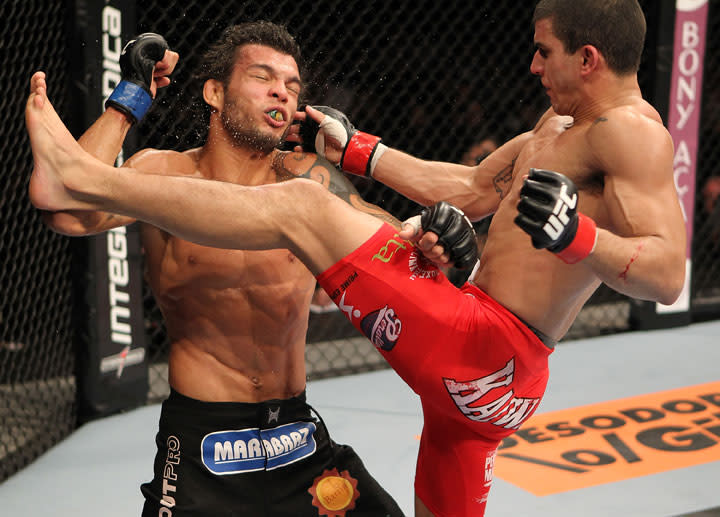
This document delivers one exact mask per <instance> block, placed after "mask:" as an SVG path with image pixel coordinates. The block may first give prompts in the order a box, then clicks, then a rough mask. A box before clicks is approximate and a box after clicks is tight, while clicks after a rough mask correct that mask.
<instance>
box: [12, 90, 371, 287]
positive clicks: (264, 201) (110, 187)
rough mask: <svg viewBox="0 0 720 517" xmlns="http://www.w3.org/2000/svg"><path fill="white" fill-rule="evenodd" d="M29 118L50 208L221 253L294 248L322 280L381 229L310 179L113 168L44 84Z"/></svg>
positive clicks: (36, 198) (42, 192)
mask: <svg viewBox="0 0 720 517" xmlns="http://www.w3.org/2000/svg"><path fill="white" fill-rule="evenodd" d="M31 83H32V82H31ZM31 87H32V84H31ZM25 118H26V124H27V129H28V133H29V134H30V142H31V145H32V148H33V159H34V161H35V166H34V169H33V174H32V177H31V180H30V198H31V200H32V202H33V204H35V206H37V207H38V208H41V209H44V210H69V209H81V210H82V209H88V210H103V211H108V212H115V213H119V214H122V215H127V216H130V217H134V218H136V219H139V220H141V221H145V222H148V223H150V224H153V225H155V226H158V227H159V228H162V229H164V230H166V231H168V232H169V233H172V234H174V235H177V236H178V237H180V238H183V239H185V240H189V241H193V242H197V243H198V244H202V245H205V246H213V247H217V248H234V249H273V248H287V249H289V250H291V251H292V252H293V253H295V254H296V255H297V256H298V258H299V259H300V260H302V261H303V263H304V264H305V265H306V266H307V267H308V268H309V269H310V270H311V271H312V272H313V273H315V274H317V273H319V272H321V271H324V270H325V269H327V268H328V267H329V266H330V265H332V264H334V263H335V262H337V261H338V260H339V259H341V258H342V257H344V256H345V255H347V254H348V253H350V252H351V251H352V250H354V249H355V248H357V247H358V246H359V245H360V244H362V243H363V242H364V241H365V240H367V239H368V238H369V237H370V236H371V235H372V234H373V233H374V232H375V231H377V229H378V228H379V227H380V225H381V222H380V220H378V219H376V218H374V217H372V216H370V215H368V214H364V213H362V212H359V211H357V210H355V209H353V208H351V207H350V206H349V205H346V204H345V203H343V202H342V201H340V200H339V199H338V198H336V197H335V196H333V195H331V194H330V193H329V192H328V191H327V190H325V189H324V188H323V187H322V186H320V185H319V184H317V183H315V182H313V181H309V180H301V179H297V180H292V181H288V182H284V183H280V184H273V185H263V186H259V187H243V186H240V185H233V184H230V183H224V182H216V181H210V180H203V179H197V178H188V177H179V176H164V175H155V174H145V173H140V172H138V171H135V170H133V169H130V168H122V169H116V168H114V167H111V166H109V165H105V164H103V163H101V162H100V161H98V160H96V159H95V158H93V157H92V156H90V155H89V154H88V153H86V152H85V151H84V150H83V149H82V148H81V147H80V146H79V144H78V143H77V142H76V141H75V139H74V138H73V137H72V135H71V134H70V132H69V131H68V130H67V128H66V127H65V125H64V124H63V123H62V121H61V120H60V118H59V117H58V115H57V113H56V112H55V110H54V108H53V107H52V105H51V104H50V101H49V99H48V98H47V94H46V89H45V86H44V81H35V83H34V87H33V89H32V91H31V93H30V96H29V98H28V102H27V106H26V112H25Z"/></svg>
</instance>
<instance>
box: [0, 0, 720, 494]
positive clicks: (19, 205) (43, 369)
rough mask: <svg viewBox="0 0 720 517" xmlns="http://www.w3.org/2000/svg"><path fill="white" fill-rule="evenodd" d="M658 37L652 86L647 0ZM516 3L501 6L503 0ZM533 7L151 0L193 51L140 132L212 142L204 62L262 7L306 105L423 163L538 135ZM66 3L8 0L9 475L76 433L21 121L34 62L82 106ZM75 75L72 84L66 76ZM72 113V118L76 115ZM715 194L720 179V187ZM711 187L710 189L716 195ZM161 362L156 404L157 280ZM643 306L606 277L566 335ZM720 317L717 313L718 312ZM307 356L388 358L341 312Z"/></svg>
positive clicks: (346, 368)
mask: <svg viewBox="0 0 720 517" xmlns="http://www.w3.org/2000/svg"><path fill="white" fill-rule="evenodd" d="M640 4H641V5H642V6H643V9H644V11H645V13H646V16H647V19H648V27H649V29H650V30H649V33H648V45H647V51H646V55H645V56H644V59H643V66H642V68H641V71H640V74H639V79H640V86H641V88H642V89H643V92H644V93H645V95H646V97H648V98H649V99H650V100H651V101H653V99H652V96H651V95H650V92H652V91H653V83H654V81H655V60H656V57H657V56H656V55H655V50H654V49H655V47H656V44H657V42H656V38H657V34H654V33H653V28H654V27H656V26H657V17H658V12H657V11H658V6H659V4H660V3H659V2H654V1H652V0H641V1H640ZM499 5H501V6H502V7H499ZM533 5H534V2H502V3H498V2H474V3H468V2H460V1H459V0H449V1H447V2H423V3H422V5H420V4H418V3H417V2H410V1H409V0H405V1H398V2H386V1H381V0H363V1H356V0H347V1H345V2H342V3H341V2H336V1H334V0H315V1H312V2H310V1H303V0H300V1H294V2H290V1H288V0H281V1H275V2H270V1H269V0H255V1H244V2H221V1H218V0H186V1H184V2H170V3H168V2H160V1H158V0H148V1H147V2H143V3H140V2H138V6H137V10H138V15H139V20H138V21H139V23H138V30H137V32H138V33H140V32H146V31H153V32H158V33H160V34H163V35H164V36H165V37H166V39H167V40H168V42H169V43H170V44H171V46H172V47H173V48H174V49H176V50H178V51H179V52H180V55H181V61H180V64H179V66H178V68H177V70H176V72H175V74H174V83H173V84H172V85H171V86H170V87H168V88H165V89H164V90H163V93H162V94H161V95H160V97H159V99H158V101H156V102H155V104H154V106H153V108H152V109H151V110H150V112H149V113H148V115H147V117H146V118H145V120H144V121H143V123H142V124H140V126H139V127H138V128H135V129H134V130H133V131H134V132H135V133H136V136H137V137H138V142H139V148H144V147H156V148H162V149H175V150H178V151H182V150H186V149H189V148H191V147H196V146H199V145H202V144H203V142H204V140H205V132H206V124H207V119H206V116H205V114H204V110H203V109H202V107H201V104H200V102H201V101H200V98H199V95H198V94H199V90H198V89H197V88H195V87H193V85H192V82H191V79H190V77H191V73H192V71H193V70H194V69H195V68H196V66H197V62H198V57H199V55H200V53H201V52H202V51H203V50H204V49H205V48H206V46H207V45H208V44H209V43H211V42H212V41H214V40H215V39H216V38H217V37H218V36H219V35H220V33H221V31H222V30H223V29H224V28H225V27H226V26H228V25H230V24H234V23H241V22H245V21H252V20H258V19H265V20H271V21H274V22H276V23H280V24H284V25H287V26H288V27H289V29H290V32H291V33H292V34H294V35H295V36H296V38H297V40H298V42H299V43H300V45H301V47H302V49H303V52H304V54H305V56H306V59H307V60H308V70H309V71H310V74H309V75H306V77H305V80H306V82H308V83H309V86H310V88H309V91H308V99H307V100H308V102H310V103H318V104H328V105H331V106H335V107H337V108H339V109H341V110H343V111H344V112H346V113H347V114H348V116H349V117H350V119H351V120H352V121H353V122H354V123H355V125H356V126H357V127H359V128H361V129H363V130H364V131H368V132H370V133H374V134H378V135H381V136H382V137H383V139H384V141H385V142H386V143H387V144H388V145H390V146H392V147H395V148H398V149H402V150H404V151H407V152H409V153H411V154H414V155H416V156H418V157H421V158H424V159H431V160H443V161H460V160H461V158H462V156H463V154H464V152H465V151H466V150H467V149H468V148H469V147H470V145H471V144H472V143H474V142H476V141H477V140H480V139H483V138H487V137H492V138H495V139H497V140H498V141H503V140H505V139H507V138H509V137H510V136H512V135H514V134H516V133H518V132H521V131H524V130H527V129H529V128H530V127H532V125H533V124H534V122H535V121H536V119H537V117H538V116H539V114H540V113H542V112H543V111H544V110H545V108H546V107H547V100H546V97H545V95H544V93H543V92H542V90H541V87H540V84H539V81H538V80H537V78H533V77H531V75H530V73H529V63H530V59H531V56H532V50H533V44H532V28H531V26H530V20H531V16H532V10H533ZM66 14H67V13H66V10H65V7H64V4H63V3H62V2H56V1H52V0H22V1H21V0H8V1H4V2H2V3H1V4H0V19H3V20H5V23H6V26H7V27H13V29H12V30H6V31H3V34H2V36H0V44H1V50H2V52H0V64H1V65H2V66H1V67H0V86H2V87H3V92H4V94H3V96H2V97H0V108H2V110H3V113H5V114H6V116H5V118H4V120H3V122H2V124H3V128H4V134H5V135H7V136H6V137H5V138H3V139H2V142H1V143H0V164H1V165H0V166H2V168H3V172H2V177H1V178H0V182H2V190H1V191H0V192H2V194H1V195H0V216H1V217H2V219H1V220H2V222H3V224H2V225H1V226H0V235H1V236H2V240H1V242H2V246H1V247H0V264H2V266H0V292H1V293H2V297H1V298H0V422H1V424H0V481H2V480H3V479H5V478H7V477H8V476H9V475H11V474H12V473H13V472H15V471H17V470H19V469H20V468H22V467H23V466H24V465H25V464H27V463H28V462H30V461H32V460H33V459H34V458H35V457H36V456H38V455H39V454H41V453H42V452H43V451H44V450H45V449H47V448H48V447H49V446H51V445H52V444H54V443H55V442H57V441H58V440H59V439H60V438H62V437H63V436H65V435H66V434H68V433H70V432H71V430H72V429H73V427H74V425H75V420H76V418H75V412H76V409H75V403H74V400H75V382H74V377H73V370H74V350H73V347H72V344H71V343H72V342H73V337H74V336H73V327H72V315H71V310H72V307H73V306H74V303H73V297H72V294H71V285H70V272H71V250H70V244H69V240H68V239H66V238H63V237H60V236H58V235H55V234H53V233H52V232H50V231H48V230H46V229H45V228H44V227H43V225H42V223H41V221H40V219H39V216H38V214H37V211H35V210H34V209H33V208H32V207H31V206H30V204H29V203H28V201H27V196H26V189H27V178H28V174H27V172H28V171H29V169H30V167H31V163H32V157H31V154H30V149H29V145H28V141H27V137H26V134H25V131H24V128H23V124H22V107H23V105H24V99H25V94H26V86H25V85H26V84H27V79H28V77H29V76H30V74H31V73H32V71H34V70H35V69H38V68H42V69H45V70H47V71H48V72H49V73H50V74H51V76H52V77H53V81H52V83H53V85H54V86H55V88H54V89H53V92H51V93H52V96H53V100H54V103H55V105H56V107H57V108H58V110H59V112H60V113H61V115H67V105H68V99H67V96H68V92H69V87H67V85H68V82H69V77H68V76H67V74H68V66H67V65H68V60H67V57H66V49H67V41H66V39H64V36H66V34H65V32H64V31H65V28H64V26H63V24H64V20H65V17H66ZM719 23H720V5H718V3H716V2H711V4H710V22H709V27H708V34H709V37H708V38H709V39H708V46H707V66H706V68H705V73H706V80H705V88H704V92H703V96H704V103H703V114H702V118H701V124H702V127H701V141H700V158H699V164H698V165H699V169H698V193H697V206H696V214H695V238H694V240H693V253H694V257H695V263H694V275H693V283H692V293H693V294H692V296H693V298H692V302H693V310H694V311H695V310H698V311H700V312H703V311H707V312H708V313H712V314H714V316H715V317H717V315H718V308H719V307H720V275H719V274H718V267H719V266H718V263H719V262H718V256H719V255H720V238H719V237H718V234H719V233H720V232H719V228H720V226H719V225H720V217H719V214H720V209H718V206H720V205H715V207H714V208H713V209H712V210H708V209H707V208H705V204H704V197H703V195H704V194H703V193H704V192H705V191H706V190H705V186H706V185H711V186H712V185H713V184H714V181H715V180H714V179H712V178H713V176H715V175H718V174H720V172H718V171H716V170H715V167H714V164H715V163H717V153H718V152H719V151H718V149H720V146H718V145H717V144H718V141H717V140H718V135H720V94H718V92H717V91H715V88H714V85H715V84H716V81H717V79H719V78H720V77H719V75H720V71H718V69H717V67H713V62H714V59H717V56H718V54H719V53H720V30H718V27H717V26H718V24H719ZM62 85H66V88H64V89H63V88H62V87H61V86H62ZM63 118H64V119H65V116H63ZM353 181H354V183H355V184H356V186H357V188H358V190H359V191H360V192H361V194H362V195H363V197H364V198H365V199H366V200H367V201H370V202H372V203H375V204H378V205H380V206H382V207H383V208H385V209H386V210H388V211H389V212H391V213H393V215H395V216H396V217H398V218H400V219H404V218H406V217H408V216H410V215H414V214H415V213H416V212H417V211H418V210H419V207H418V205H416V204H415V203H413V202H411V201H409V200H408V199H406V198H404V197H403V196H401V195H400V194H397V193H395V192H393V191H392V190H390V189H388V188H385V187H384V186H382V185H380V184H379V183H374V182H370V181H365V180H363V179H360V178H356V179H354V180H353ZM710 191H711V187H708V190H707V192H710ZM708 195H709V194H708ZM144 305H145V312H146V327H147V333H148V336H149V340H148V342H149V348H150V350H149V356H150V357H151V363H152V364H151V368H150V382H151V391H150V393H149V400H150V401H158V400H160V399H162V398H164V397H165V396H166V394H167V392H168V387H167V354H168V340H167V333H166V331H165V327H164V324H163V321H162V316H161V314H160V311H159V310H158V308H157V305H156V304H155V301H154V299H153V297H152V295H151V293H150V292H149V290H147V289H146V291H145V299H144ZM629 307H630V302H629V300H628V299H627V298H626V297H624V296H621V295H619V294H617V293H615V292H614V291H611V290H610V289H607V288H604V287H603V288H601V289H599V290H598V291H597V293H596V294H595V295H594V296H593V297H592V298H591V300H590V302H589V303H588V305H587V306H586V308H585V309H584V310H583V311H581V313H580V315H579V317H578V319H577V321H576V323H575V325H573V327H572V328H571V330H570V332H569V334H568V338H572V339H574V338H580V337H587V336H593V335H599V334H605V333H611V332H617V331H621V330H627V329H628V328H629V312H630V308H629ZM712 311H714V312H712ZM308 342H309V345H308V347H307V352H306V359H307V366H308V376H309V378H311V379H313V378H321V377H328V376H333V375H342V374H348V373H354V372H358V371H365V370H369V369H376V368H385V367H386V364H385V362H384V361H383V360H382V358H381V357H380V356H379V354H377V352H376V351H375V349H374V347H372V345H370V344H369V342H368V341H367V340H366V339H365V338H363V337H360V336H359V334H358V333H357V332H356V331H355V329H354V328H353V327H352V326H351V325H350V324H349V323H348V322H347V321H346V320H345V319H344V318H343V317H342V315H341V314H339V313H337V312H327V313H313V314H312V315H311V318H310V328H309V331H308Z"/></svg>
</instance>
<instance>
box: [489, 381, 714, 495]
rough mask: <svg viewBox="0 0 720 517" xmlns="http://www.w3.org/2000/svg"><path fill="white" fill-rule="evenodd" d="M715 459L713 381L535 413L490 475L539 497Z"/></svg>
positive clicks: (510, 440)
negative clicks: (492, 474)
mask: <svg viewBox="0 0 720 517" xmlns="http://www.w3.org/2000/svg"><path fill="white" fill-rule="evenodd" d="M718 460H720V382H713V383H709V384H701V385H698V386H692V387H688V388H681V389H677V390H670V391H663V392H659V393H653V394H649V395H641V396H638V397H631V398H626V399H620V400H614V401H610V402H603V403H601V404H593V405H589V406H582V407H578V408H572V409H567V410H562V411H554V412H551V413H543V414H536V415H534V416H532V417H531V418H530V419H529V420H528V421H527V422H525V424H524V425H523V426H522V427H521V428H520V429H519V430H518V431H517V432H516V433H515V434H513V435H512V436H511V437H509V438H506V439H505V440H504V441H503V443H502V445H501V446H500V449H499V450H498V454H497V459H496V461H495V475H496V476H498V477H499V478H501V479H503V480H505V481H507V482H509V483H512V484H513V485H516V486H518V487H520V488H523V489H524V490H527V491H528V492H530V493H532V494H535V495H538V496H543V495H550V494H556V493H559V492H567V491H570V490H576V489H578V488H585V487H589V486H593V485H599V484H602V483H611V482H614V481H620V480H623V479H629V478H633V477H639V476H645V475H648V474H655V473H657V472H663V471H666V470H672V469H678V468H682V467H689V466H692V465H699V464H701V463H709V462H712V461H718Z"/></svg>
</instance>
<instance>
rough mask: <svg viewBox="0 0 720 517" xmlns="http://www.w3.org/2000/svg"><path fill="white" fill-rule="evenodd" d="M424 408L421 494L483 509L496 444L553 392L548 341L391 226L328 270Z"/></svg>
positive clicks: (439, 508) (454, 510)
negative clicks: (457, 280) (453, 279)
mask: <svg viewBox="0 0 720 517" xmlns="http://www.w3.org/2000/svg"><path fill="white" fill-rule="evenodd" d="M318 282H319V283H320V286H321V287H322V288H323V289H325V291H326V292H327V293H328V294H329V295H330V297H331V298H332V299H333V301H334V302H335V303H336V304H337V306H338V307H339V308H340V310H341V311H342V312H344V313H345V315H346V316H347V318H348V319H349V320H350V321H351V322H352V323H353V325H355V327H356V328H357V329H358V330H360V332H362V333H363V334H364V335H365V336H367V338H368V339H369V340H370V341H371V342H372V343H373V345H375V347H376V348H377V349H378V350H379V351H380V353H381V354H382V355H383V356H384V357H385V359H386V360H387V361H388V363H390V365H391V366H392V367H393V368H394V369H395V371H396V372H397V373H398V374H399V375H400V376H401V377H402V378H403V380H404V381H405V382H407V384H408V385H409V386H410V387H411V388H412V389H413V391H415V392H416V393H417V394H418V395H419V396H420V399H421V402H422V406H423V415H424V425H423V432H422V437H421V440H420V452H419V454H418V462H417V470H416V476H415V492H416V494H417V495H418V497H419V498H420V499H421V500H422V501H423V503H424V504H425V505H426V506H427V507H428V508H429V509H430V511H432V512H433V513H434V514H435V515H436V516H438V517H440V516H443V517H449V516H453V517H456V516H469V515H472V516H481V515H483V513H484V510H485V502H486V500H487V494H488V491H489V490H490V484H491V481H492V467H493V462H494V458H495V450H496V449H497V446H498V445H499V443H500V441H501V440H502V439H503V438H505V437H506V436H509V435H510V434H512V433H513V432H515V431H516V430H517V429H518V427H520V425H521V424H522V423H523V422H524V421H525V420H526V419H527V418H529V417H530V415H532V413H533V412H534V411H535V409H536V408H537V406H538V404H539V402H540V399H541V397H542V395H543V393H544V392H545V386H546V384H547V377H548V367H547V362H548V356H549V355H550V353H551V349H549V348H547V347H546V346H545V345H544V344H543V343H542V342H541V341H540V339H539V338H538V337H537V336H536V335H535V334H533V333H532V332H531V331H530V329H529V328H528V327H527V326H526V325H524V324H523V323H522V322H521V321H520V320H519V319H518V318H517V317H516V316H514V315H513V314H512V313H511V312H510V311H508V310H507V309H505V308H504V307H503V306H501V305H500V304H499V303H497V302H495V301H494V300H493V299H492V298H490V297H489V296H487V295H486V294H485V293H483V292H482V291H481V290H480V289H478V288H477V287H475V286H472V285H470V284H466V285H465V286H464V287H463V288H462V289H458V288H456V287H455V286H453V285H452V284H451V283H450V282H449V281H448V280H447V278H445V276H444V275H443V274H442V273H440V272H439V271H438V269H437V268H436V267H435V266H434V265H433V264H431V263H430V262H429V261H427V260H425V259H424V258H423V257H422V255H421V254H420V252H418V251H417V250H416V249H415V247H414V246H413V245H412V244H411V243H410V242H408V241H404V240H402V239H400V238H398V236H397V231H396V230H395V229H394V228H393V227H391V226H390V225H383V227H381V228H380V229H379V230H378V231H377V233H375V234H374V235H373V236H372V237H371V238H370V239H369V240H367V241H366V242H365V243H364V244H362V245H361V246H360V247H359V248H358V249H356V250H355V251H353V252H352V253H350V254H349V255H348V256H346V257H345V258H344V259H342V260H341V261H340V262H338V263H336V264H335V265H333V266H332V267H330V268H329V269H328V270H326V271H324V272H323V273H321V274H320V275H319V276H318Z"/></svg>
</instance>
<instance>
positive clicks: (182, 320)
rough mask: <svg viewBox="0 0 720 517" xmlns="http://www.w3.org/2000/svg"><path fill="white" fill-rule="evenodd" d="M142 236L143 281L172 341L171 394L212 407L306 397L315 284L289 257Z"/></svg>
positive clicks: (149, 233)
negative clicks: (214, 404)
mask: <svg viewBox="0 0 720 517" xmlns="http://www.w3.org/2000/svg"><path fill="white" fill-rule="evenodd" d="M143 234H144V235H143V237H144V238H143V241H144V244H145V248H146V265H147V279H148V282H149V284H150V286H151V289H152V290H153V293H154V295H155V298H156V301H157V303H158V306H159V307H160V310H161V311H162V313H163V316H164V319H165V323H166V327H167V331H168V337H169V339H170V341H171V347H170V356H169V361H168V362H169V364H168V368H169V381H170V386H172V387H173V388H174V389H175V390H177V391H178V392H180V393H182V394H183V395H186V396H188V397H192V398H195V399H198V400H204V401H210V402H221V401H233V402H260V401H263V400H269V399H276V398H288V397H292V396H295V395H298V394H299V393H301V392H302V391H303V390H304V388H305V337H306V333H307V323H308V308H309V304H310V298H311V296H312V292H313V287H314V285H315V279H314V278H313V276H312V275H311V274H310V272H309V271H308V270H307V269H306V268H305V267H304V266H303V265H302V264H301V263H300V262H299V261H298V260H297V259H296V258H295V257H294V256H293V255H292V254H291V253H290V252H289V251H287V250H269V251H238V250H218V249H213V248H207V247H204V246H198V245H195V244H192V243H189V242H186V241H182V240H180V239H177V238H175V237H170V236H168V235H167V234H165V233H164V232H161V231H160V230H158V229H156V228H153V227H146V228H144V231H143Z"/></svg>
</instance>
